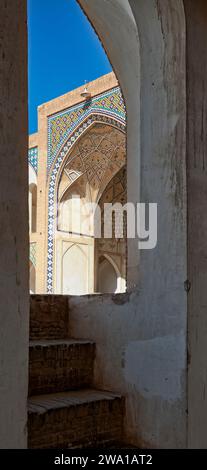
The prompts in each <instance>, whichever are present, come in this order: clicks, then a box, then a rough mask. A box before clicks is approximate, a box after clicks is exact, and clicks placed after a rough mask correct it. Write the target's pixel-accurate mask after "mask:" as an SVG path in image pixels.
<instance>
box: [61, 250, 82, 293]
mask: <svg viewBox="0 0 207 470" xmlns="http://www.w3.org/2000/svg"><path fill="white" fill-rule="evenodd" d="M74 266H75V269H74ZM62 293H63V294H64V295H83V294H87V293H88V256H87V247H84V246H83V245H82V246H81V245H79V244H78V243H74V244H72V245H71V246H70V247H69V248H68V249H67V251H66V252H65V253H64V255H63V259H62Z"/></svg>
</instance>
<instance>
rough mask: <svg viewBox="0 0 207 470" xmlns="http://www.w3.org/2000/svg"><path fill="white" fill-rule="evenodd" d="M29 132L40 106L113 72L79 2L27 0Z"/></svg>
mask: <svg viewBox="0 0 207 470" xmlns="http://www.w3.org/2000/svg"><path fill="white" fill-rule="evenodd" d="M28 33H29V132H30V134H31V133H33V132H36V131H37V106H39V105H40V104H42V103H44V102H46V101H49V100H51V99H53V98H55V97H57V96H59V95H62V94H64V93H67V92H68V91H70V90H73V89H74V88H77V87H78V86H81V85H82V84H83V83H84V80H88V81H91V80H94V79H96V78H98V77H100V76H101V75H104V74H105V73H109V72H111V66H110V63H109V62H108V59H107V57H106V55H105V52H104V50H103V48H102V46H101V44H100V42H99V40H98V38H97V36H96V34H95V33H94V31H93V29H92V27H91V25H90V23H89V22H88V20H87V18H86V17H85V15H84V14H83V13H82V11H81V9H80V7H79V5H78V4H77V2H76V0H28Z"/></svg>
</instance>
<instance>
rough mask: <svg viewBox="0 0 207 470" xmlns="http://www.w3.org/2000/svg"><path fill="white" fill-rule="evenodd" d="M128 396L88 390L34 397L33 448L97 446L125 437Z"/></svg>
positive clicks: (31, 427)
mask: <svg viewBox="0 0 207 470" xmlns="http://www.w3.org/2000/svg"><path fill="white" fill-rule="evenodd" d="M123 413H124V400H123V398H121V397H120V396H115V395H113V394H110V393H107V392H97V391H96V390H84V391H81V392H79V391H78V392H69V393H64V394H56V395H55V397H54V399H53V396H51V395H48V396H46V397H43V398H42V397H41V396H39V397H35V399H33V400H32V399H31V401H30V406H29V421H28V426H29V448H33V449H35V448H42V449H44V448H50V449H52V448H73V449H74V448H79V449H80V448H84V447H85V448H96V447H107V446H108V445H110V446H111V445H112V444H113V443H115V442H120V441H121V440H122V432H123Z"/></svg>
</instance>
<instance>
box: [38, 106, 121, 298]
mask: <svg viewBox="0 0 207 470" xmlns="http://www.w3.org/2000/svg"><path fill="white" fill-rule="evenodd" d="M94 123H104V124H108V125H110V126H114V127H116V128H117V129H120V130H121V131H122V132H125V130H126V124H125V118H123V119H122V118H121V117H120V116H118V117H117V118H114V117H111V116H110V115H107V114H106V113H105V114H101V113H100V111H99V112H98V113H91V114H90V115H89V116H88V117H87V119H85V121H84V122H82V123H81V124H80V125H79V127H77V128H76V129H75V131H74V132H73V133H72V134H70V136H69V138H68V139H66V141H65V142H64V144H63V146H62V148H61V149H60V151H59V153H58V155H57V157H56V159H55V162H54V164H53V165H52V167H51V171H50V173H49V177H48V178H49V180H48V238H47V251H48V261H47V292H48V294H52V293H53V289H54V285H53V277H54V276H53V273H54V232H55V217H56V195H57V191H56V189H57V181H58V177H59V174H60V169H61V167H62V163H63V161H64V160H65V158H66V157H67V155H68V153H69V152H70V150H71V149H72V148H73V146H74V145H75V143H76V142H77V140H78V139H79V138H80V137H81V136H82V135H83V134H84V133H85V132H86V131H87V129H88V128H89V127H90V126H92V125H93V124H94Z"/></svg>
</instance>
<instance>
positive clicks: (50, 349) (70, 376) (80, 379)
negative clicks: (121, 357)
mask: <svg viewBox="0 0 207 470" xmlns="http://www.w3.org/2000/svg"><path fill="white" fill-rule="evenodd" d="M94 358H95V344H94V343H93V342H92V341H91V342H90V341H78V340H64V341H63V340H59V341H36V342H31V344H30V353H29V395H34V394H37V395H38V394H40V393H55V392H62V391H65V390H72V389H78V388H83V387H89V386H90V385H91V384H92V383H93V361H94Z"/></svg>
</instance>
